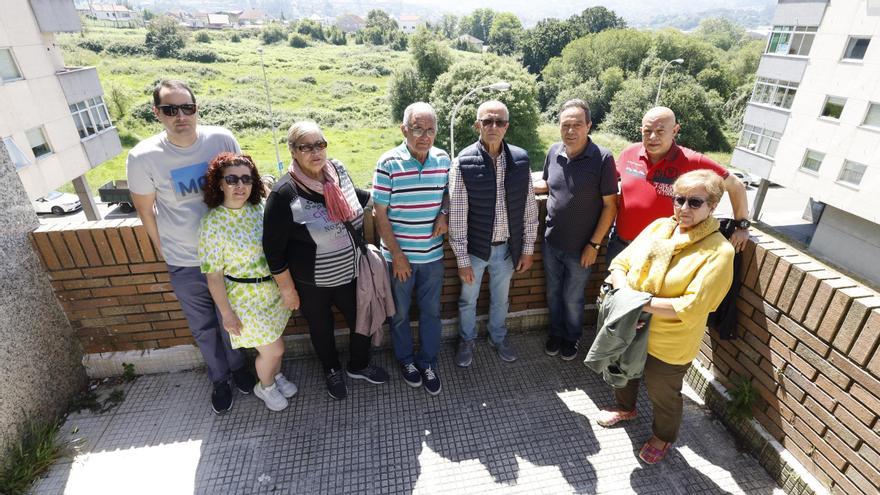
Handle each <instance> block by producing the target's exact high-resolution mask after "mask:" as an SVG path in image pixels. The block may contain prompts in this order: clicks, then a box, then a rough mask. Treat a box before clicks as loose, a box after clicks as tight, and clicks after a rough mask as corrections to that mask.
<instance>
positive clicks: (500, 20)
mask: <svg viewBox="0 0 880 495" xmlns="http://www.w3.org/2000/svg"><path fill="white" fill-rule="evenodd" d="M522 33H523V28H522V22H520V20H519V17H517V16H515V15H514V14H511V13H510V12H500V13H498V14H495V18H494V19H493V20H492V27H491V28H490V29H489V39H488V42H489V50H491V51H492V52H493V53H497V54H498V55H513V54H515V53H517V52H518V51H519V40H520V38H521V37H522Z"/></svg>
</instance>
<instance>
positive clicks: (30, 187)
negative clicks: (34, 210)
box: [0, 0, 122, 220]
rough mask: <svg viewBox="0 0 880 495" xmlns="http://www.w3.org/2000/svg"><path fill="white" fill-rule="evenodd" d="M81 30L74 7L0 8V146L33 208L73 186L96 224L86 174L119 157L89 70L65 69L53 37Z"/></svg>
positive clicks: (14, 1)
mask: <svg viewBox="0 0 880 495" xmlns="http://www.w3.org/2000/svg"><path fill="white" fill-rule="evenodd" d="M81 29H82V26H81V24H80V20H79V15H78V14H77V12H76V8H75V7H74V3H73V0H3V9H2V12H0V139H2V141H3V144H4V145H5V146H6V149H7V151H8V152H9V155H10V157H11V158H12V160H13V162H14V164H15V168H16V170H17V171H18V175H19V177H21V181H22V183H23V184H24V188H25V191H27V194H28V196H29V197H30V198H31V199H32V200H33V199H36V198H40V197H43V196H45V195H46V194H47V193H48V192H49V191H51V190H53V189H56V188H57V187H59V186H61V185H63V184H66V183H68V182H73V185H74V189H75V190H76V192H77V194H78V195H79V196H80V201H81V202H82V204H83V208H84V209H85V210H86V216H87V217H88V218H90V219H95V220H97V219H98V215H97V208H95V203H94V199H93V198H92V196H91V194H90V193H89V191H90V189H89V187H88V184H87V183H86V179H85V176H84V175H83V174H85V173H86V172H87V171H88V170H89V169H91V168H93V167H97V166H98V165H100V164H101V163H103V162H105V161H106V160H108V159H110V158H113V157H114V156H116V155H118V154H119V153H121V152H122V145H121V144H120V142H119V134H118V133H117V131H116V128H115V127H114V126H113V122H112V121H111V119H110V114H109V112H108V110H107V106H106V104H105V102H104V96H103V95H104V91H103V89H102V88H101V83H100V81H99V80H98V73H97V71H96V70H95V68H94V67H68V66H66V65H65V64H64V58H63V56H62V54H61V51H60V48H59V47H58V45H57V43H56V42H55V33H59V32H77V31H80V30H81Z"/></svg>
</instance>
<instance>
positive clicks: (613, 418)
mask: <svg viewBox="0 0 880 495" xmlns="http://www.w3.org/2000/svg"><path fill="white" fill-rule="evenodd" d="M633 419H636V410H635V409H633V410H632V411H624V410H623V409H603V410H601V411H599V415H598V416H597V417H596V423H597V424H598V425H599V426H602V427H604V428H610V427H612V426H614V425H616V424H617V423H620V422H621V421H630V420H633Z"/></svg>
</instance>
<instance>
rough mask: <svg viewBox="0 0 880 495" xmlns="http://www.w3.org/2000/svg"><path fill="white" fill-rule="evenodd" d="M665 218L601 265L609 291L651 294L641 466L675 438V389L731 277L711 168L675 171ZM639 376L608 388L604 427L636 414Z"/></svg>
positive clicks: (678, 409) (719, 189) (678, 408)
mask: <svg viewBox="0 0 880 495" xmlns="http://www.w3.org/2000/svg"><path fill="white" fill-rule="evenodd" d="M673 193H674V197H673V210H674V214H673V216H672V217H669V218H660V219H658V220H655V221H654V222H653V223H651V224H650V225H649V226H648V227H647V228H645V230H644V231H642V233H641V234H639V236H638V237H636V239H635V240H634V241H633V242H632V243H631V244H630V245H629V246H627V247H626V249H624V250H623V251H622V252H621V253H620V254H619V255H618V256H617V257H616V258H614V260H613V261H612V262H611V265H610V266H609V267H608V270H609V271H610V272H611V283H612V285H613V286H614V288H621V287H629V288H630V289H634V290H637V291H641V292H646V293H649V294H652V295H653V297H652V298H651V299H650V300H649V301H648V303H647V304H646V305H645V306H644V307H643V308H642V311H643V312H647V313H651V319H650V322H649V323H648V325H647V328H646V329H642V330H639V331H647V332H648V356H647V361H646V362H645V370H644V375H643V377H644V380H645V385H646V386H647V391H648V398H649V399H650V401H651V404H652V405H653V408H654V421H653V435H652V436H651V438H650V439H648V441H647V442H645V444H644V446H642V448H641V451H640V452H639V457H640V458H641V459H642V460H643V461H644V462H646V463H648V464H654V463H657V462H659V461H661V460H662V459H663V458H664V457H665V456H666V453H667V451H668V450H669V447H670V445H671V444H672V443H673V442H675V441H676V439H677V438H678V432H679V427H680V426H681V418H682V399H681V386H682V379H683V378H684V375H685V372H686V371H687V370H688V368H689V367H690V363H691V361H693V360H694V358H696V357H697V352H698V351H699V349H700V342H701V340H702V337H703V334H704V332H705V331H706V319H707V317H708V315H709V313H710V312H712V311H714V310H715V308H717V307H718V305H719V304H720V303H721V301H722V299H724V296H725V294H726V293H727V289H728V288H729V287H730V284H731V282H732V280H733V257H734V249H733V246H732V245H731V244H730V243H729V242H728V241H727V240H726V239H725V238H724V236H723V235H721V233H720V232H719V231H718V227H719V222H718V220H717V219H715V217H713V216H712V212H713V211H714V210H715V207H716V206H717V205H718V201H720V200H721V196H722V195H723V194H724V182H723V180H722V179H721V177H720V176H719V175H718V174H716V173H715V172H713V171H711V170H695V171H693V172H688V173H686V174H683V175H681V176H680V177H679V178H678V180H676V181H675V183H674V184H673ZM638 390H639V380H630V381H629V382H628V383H627V385H626V386H625V387H624V388H620V389H615V391H614V396H615V399H616V401H617V407H616V408H614V409H610V410H604V411H601V412H600V414H599V417H598V418H597V422H598V423H599V424H600V425H601V426H605V427H609V426H612V425H614V424H617V423H619V422H621V421H627V420H632V419H635V417H636V396H637V394H638Z"/></svg>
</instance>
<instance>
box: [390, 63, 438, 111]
mask: <svg viewBox="0 0 880 495" xmlns="http://www.w3.org/2000/svg"><path fill="white" fill-rule="evenodd" d="M429 94H430V91H428V90H426V89H425V84H424V83H423V81H422V79H421V78H420V77H419V73H418V71H417V70H416V69H415V68H413V67H412V66H409V65H408V66H405V67H402V68H400V69H398V70H396V71H394V74H392V75H391V81H390V82H389V83H388V94H387V98H388V104H389V105H390V106H391V120H392V121H393V122H403V111H404V110H406V107H408V106H409V105H410V104H411V103H415V102H417V101H425V100H427V99H428V96H429Z"/></svg>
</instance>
